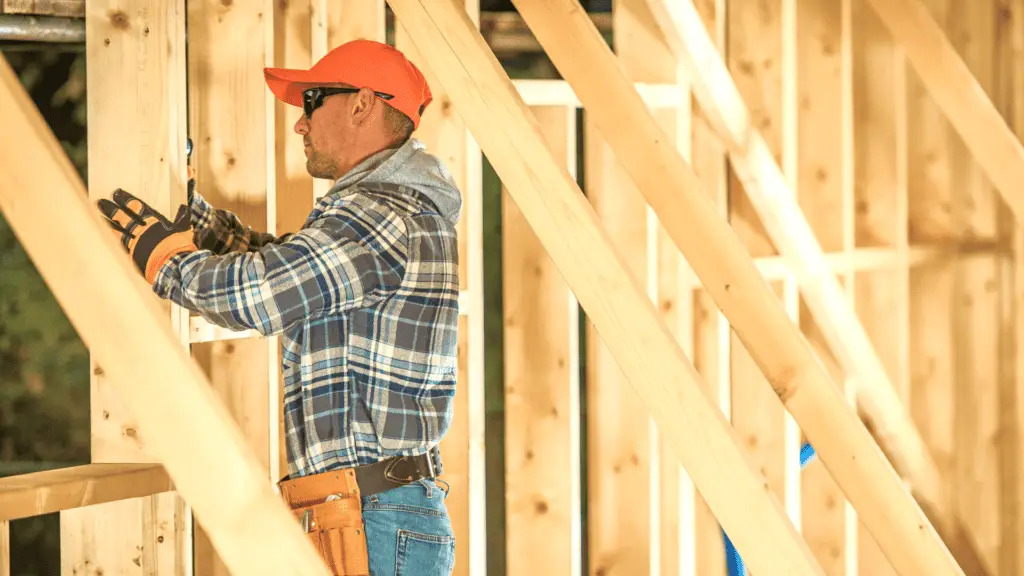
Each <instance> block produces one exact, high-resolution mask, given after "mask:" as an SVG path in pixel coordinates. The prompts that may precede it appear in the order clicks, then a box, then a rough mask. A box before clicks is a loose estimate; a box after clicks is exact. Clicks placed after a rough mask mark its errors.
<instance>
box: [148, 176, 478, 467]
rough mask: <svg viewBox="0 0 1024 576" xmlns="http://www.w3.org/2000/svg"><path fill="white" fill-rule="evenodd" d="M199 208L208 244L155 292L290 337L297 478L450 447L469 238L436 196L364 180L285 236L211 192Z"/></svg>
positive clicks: (229, 323)
mask: <svg viewBox="0 0 1024 576" xmlns="http://www.w3.org/2000/svg"><path fill="white" fill-rule="evenodd" d="M190 207H191V215H192V224H193V227H194V229H195V231H196V243H197V245H198V246H199V248H200V250H199V251H198V252H194V253H191V254H183V255H178V256H176V257H174V258H173V259H171V260H170V261H169V262H168V263H167V264H165V265H164V266H163V267H162V268H161V270H160V273H159V276H158V277H157V279H156V281H155V283H154V287H153V288H154V291H155V292H156V293H157V295H159V296H160V297H162V298H167V299H169V300H171V301H173V302H175V303H177V304H179V305H181V306H183V307H185V308H187V309H189V310H192V311H194V312H196V313H198V314H200V315H202V316H203V317H204V318H206V319H207V320H209V321H210V322H211V323H213V324H216V325H218V326H222V327H225V328H229V329H234V330H245V329H255V330H257V331H258V332H259V333H260V334H263V335H266V336H271V335H280V336H281V354H282V358H281V360H282V368H283V372H284V374H283V375H284V419H285V432H286V439H285V441H286V443H287V457H288V463H289V476H291V477H297V476H304V475H308V474H314V473H318V472H323V471H327V470H332V469H335V468H339V467H348V466H354V465H362V464H368V463H371V462H376V461H378V460H381V459H383V458H386V457H390V456H393V455H416V454H420V453H423V452H426V451H427V450H428V449H429V448H430V447H432V446H433V445H435V444H436V443H437V442H438V441H439V440H440V438H441V437H442V436H443V435H444V434H445V432H446V431H447V429H448V426H449V424H450V422H451V418H452V401H453V396H454V393H455V376H456V365H457V333H458V296H459V278H458V249H457V246H458V243H457V238H456V232H455V230H454V228H453V226H452V225H451V224H450V223H449V222H447V221H446V220H445V219H444V218H443V217H442V216H441V215H440V214H439V213H438V212H437V211H436V208H435V207H434V206H433V205H432V204H430V203H429V202H428V201H426V200H425V197H424V196H422V195H419V194H418V193H417V192H415V191H414V190H412V189H410V188H406V187H404V186H400V185H397V184H383V183H370V184H358V185H357V186H356V187H355V188H354V189H347V190H343V191H342V192H341V193H331V194H328V195H326V196H325V197H323V198H322V199H321V200H320V201H318V202H317V204H316V206H315V207H314V209H313V212H312V213H311V214H310V216H309V219H308V220H307V221H306V224H305V225H304V226H303V228H302V229H301V230H299V231H298V232H297V233H294V234H286V235H284V236H281V237H275V236H273V235H271V234H266V233H261V232H258V231H254V230H252V229H251V228H249V227H247V226H245V225H243V224H242V222H240V221H239V219H238V218H237V217H236V216H235V215H234V214H232V213H230V212H227V211H224V210H214V209H213V208H212V207H211V206H210V205H209V204H208V203H207V202H206V201H205V200H204V199H203V198H202V196H201V195H200V194H198V193H194V194H193V200H192V201H191V203H190Z"/></svg>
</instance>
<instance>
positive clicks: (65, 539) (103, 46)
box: [60, 0, 192, 576]
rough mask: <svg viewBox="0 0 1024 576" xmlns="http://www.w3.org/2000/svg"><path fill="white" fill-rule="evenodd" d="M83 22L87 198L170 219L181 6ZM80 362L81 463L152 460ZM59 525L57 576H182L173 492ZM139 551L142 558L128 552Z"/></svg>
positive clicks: (184, 561)
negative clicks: (119, 191) (140, 573)
mask: <svg viewBox="0 0 1024 576" xmlns="http://www.w3.org/2000/svg"><path fill="white" fill-rule="evenodd" d="M85 24H86V52H85V59H86V65H87V68H88V70H89V74H88V75H87V79H86V80H87V82H86V87H87V89H86V99H87V101H86V105H87V110H88V116H89V124H90V128H89V138H88V156H89V170H88V174H89V181H88V197H89V200H90V201H93V202H94V201H95V200H97V199H99V198H103V197H109V195H110V194H111V193H112V191H113V190H114V189H116V188H123V189H125V190H130V191H132V192H133V193H135V194H137V195H138V197H139V198H142V199H143V200H145V201H147V202H150V203H151V205H152V206H154V207H155V208H156V209H158V210H160V211H162V212H164V213H165V214H167V213H172V210H171V208H172V207H173V206H177V205H178V204H179V203H181V202H182V201H183V199H184V197H185V187H184V178H185V162H184V158H185V122H186V118H185V75H184V70H185V38H184V33H185V14H184V2H180V1H174V2H155V1H151V0H128V1H124V2H122V1H120V0H99V1H97V2H90V3H89V5H88V9H87V10H86V13H85ZM139 102H148V103H149V105H147V106H138V103H139ZM158 307H159V309H160V310H161V314H162V318H163V320H164V322H165V323H167V324H169V325H170V326H171V327H172V330H174V333H175V335H176V341H177V343H178V346H179V347H182V346H185V345H187V339H186V338H185V333H184V330H186V329H187V324H186V321H185V318H186V316H187V315H186V314H185V313H183V312H182V311H181V310H179V309H176V308H175V307H173V306H171V305H169V304H168V303H166V302H159V303H158ZM90 355H91V360H92V368H93V370H92V374H91V375H90V379H91V392H90V437H91V449H90V461H91V462H93V463H143V462H156V461H158V459H157V456H156V453H155V452H154V451H153V450H152V449H151V447H150V440H149V438H148V436H147V434H146V432H145V429H146V427H145V426H143V425H142V423H141V422H140V415H139V413H137V412H134V411H132V410H131V409H130V408H129V407H128V405H127V404H126V402H125V401H124V399H123V398H122V395H121V394H120V393H119V392H118V390H117V387H116V385H114V384H113V383H112V382H111V379H112V378H113V376H111V374H113V373H112V372H110V371H108V370H107V368H108V366H105V365H104V364H103V363H101V362H97V358H98V355H97V354H96V353H95V352H94V351H93V350H91V349H90ZM60 519H61V534H62V538H61V542H62V546H61V566H62V568H63V570H65V571H69V572H70V571H74V570H80V569H82V568H83V567H85V566H93V567H95V568H96V569H98V570H105V571H109V572H117V571H123V570H128V569H131V568H132V567H133V566H135V564H134V562H135V561H136V560H138V562H139V563H140V564H141V566H142V567H144V569H146V570H151V571H154V572H157V573H160V574H161V576H163V574H167V575H168V576H189V575H191V573H192V569H191V552H190V551H191V540H192V535H191V522H192V514H191V511H190V510H189V508H188V506H187V505H186V503H185V502H184V501H183V500H182V499H181V497H180V495H178V494H177V493H174V492H169V493H162V494H158V495H155V496H150V497H143V498H137V499H133V500H125V501H118V502H111V503H108V504H103V505H97V506H89V507H85V508H75V509H72V510H67V511H64V512H61V514H60ZM104 525H112V526H117V530H112V531H111V533H110V534H106V535H105V538H104V540H103V542H100V541H99V540H98V539H95V538H88V537H84V536H85V535H88V534H91V533H94V532H96V531H97V530H100V529H101V527H102V526H104ZM140 549H141V550H145V551H146V553H145V554H141V555H138V554H135V553H132V551H134V550H140Z"/></svg>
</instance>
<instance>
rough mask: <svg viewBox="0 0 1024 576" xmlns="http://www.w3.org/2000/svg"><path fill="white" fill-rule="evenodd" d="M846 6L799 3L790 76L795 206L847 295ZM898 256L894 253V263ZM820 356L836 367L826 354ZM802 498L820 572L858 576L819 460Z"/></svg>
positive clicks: (806, 322) (836, 494) (807, 323)
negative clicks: (835, 257) (834, 257)
mask: <svg viewBox="0 0 1024 576" xmlns="http://www.w3.org/2000/svg"><path fill="white" fill-rule="evenodd" d="M849 6H850V1H849V0H843V1H841V2H834V1H831V0H807V1H802V2H798V3H796V20H797V21H796V35H795V41H796V44H797V45H796V51H797V53H798V54H799V56H798V65H797V70H796V74H795V82H796V84H797V90H796V91H797V94H798V96H797V101H798V103H799V117H798V119H797V123H798V134H799V135H798V138H797V143H796V147H797V152H796V155H797V159H798V162H797V164H798V168H797V171H798V185H797V190H798V200H799V203H800V208H801V210H802V211H803V213H804V214H805V215H806V218H807V223H808V225H809V226H810V227H811V230H812V231H813V233H814V235H815V237H816V238H817V239H818V241H819V242H820V243H821V247H822V250H823V251H824V252H825V254H826V255H827V254H829V253H839V254H843V255H845V257H846V258H847V261H846V262H845V263H843V264H839V265H837V266H833V267H832V271H833V272H834V273H835V274H836V275H837V276H838V277H839V279H840V280H841V281H842V285H843V287H844V289H845V290H846V294H847V296H848V297H849V296H851V295H852V288H853V275H854V274H853V273H854V271H855V270H856V268H855V266H854V265H853V259H854V254H856V251H855V249H854V246H853V231H854V230H853V228H854V226H853V215H854V206H853V196H854V186H853V173H852V172H853V168H854V165H853V162H852V158H851V151H850V149H849V148H850V145H851V143H852V141H853V126H852V125H851V124H852V120H851V116H852V108H853V106H852V102H851V101H850V90H851V80H852V64H853V62H852V61H851V60H852V56H853V52H852V50H851V44H850V39H851V38H850V32H851V30H850V21H849V14H848V13H847V11H848V8H849ZM789 160H790V161H793V159H792V158H790V159H789ZM896 256H897V254H896V253H895V252H892V257H893V264H895V265H898V262H897V261H896V260H895V258H896ZM826 258H827V256H826ZM849 301H850V302H852V300H849ZM800 325H801V329H802V330H803V332H804V334H805V336H806V337H807V338H808V340H809V341H811V342H812V343H814V344H815V345H816V346H818V347H820V348H822V349H823V350H827V349H828V345H827V343H826V341H825V339H824V337H823V336H822V335H821V333H820V331H819V328H818V326H817V322H816V321H815V319H814V318H813V317H812V316H810V315H804V316H802V317H801V318H800ZM825 354H826V357H827V358H828V359H829V360H833V362H834V359H833V357H832V356H831V354H830V353H828V352H826V353H825ZM829 373H830V374H831V375H832V377H833V379H834V380H835V381H836V383H837V385H838V386H840V387H841V389H842V390H843V392H844V395H845V396H846V397H847V399H848V400H850V401H851V405H853V403H852V401H853V400H854V396H853V390H852V388H853V386H852V385H851V380H850V379H848V378H847V377H846V374H845V373H844V371H843V370H841V369H839V368H838V366H837V367H835V368H834V369H833V370H830V371H829ZM801 498H802V503H803V510H802V520H803V534H804V535H805V537H806V538H807V541H808V544H810V546H811V548H812V549H813V550H814V553H815V556H816V557H817V558H818V560H819V561H820V562H821V564H822V567H823V568H824V569H825V571H826V572H827V573H828V574H830V575H835V576H855V575H856V574H857V573H858V572H857V568H856V560H857V550H856V546H855V544H856V540H855V536H856V534H857V529H856V526H857V524H856V514H855V513H854V511H853V509H852V507H850V506H849V504H848V502H847V500H846V498H845V497H844V496H843V493H842V491H841V490H840V489H839V486H838V485H837V484H836V482H835V481H834V480H833V479H832V477H831V476H830V475H829V472H828V470H827V469H826V468H825V466H824V465H823V464H822V462H821V461H820V460H817V459H815V460H813V461H812V462H810V463H808V465H807V466H806V468H805V469H804V471H803V486H802V492H801Z"/></svg>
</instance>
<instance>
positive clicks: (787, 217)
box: [647, 0, 955, 534]
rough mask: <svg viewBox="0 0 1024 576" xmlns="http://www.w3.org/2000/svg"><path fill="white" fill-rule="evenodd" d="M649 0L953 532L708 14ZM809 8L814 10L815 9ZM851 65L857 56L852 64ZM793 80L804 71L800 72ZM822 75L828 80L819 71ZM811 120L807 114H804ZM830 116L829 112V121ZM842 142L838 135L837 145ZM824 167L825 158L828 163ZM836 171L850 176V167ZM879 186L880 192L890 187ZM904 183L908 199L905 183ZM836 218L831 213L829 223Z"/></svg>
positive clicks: (806, 289) (767, 223) (897, 456)
mask: <svg viewBox="0 0 1024 576" xmlns="http://www.w3.org/2000/svg"><path fill="white" fill-rule="evenodd" d="M647 2H648V3H649V4H650V5H651V6H652V8H653V9H654V10H655V11H656V12H657V13H658V14H659V16H660V17H659V20H658V21H659V23H660V24H661V26H662V28H663V29H664V30H665V31H666V34H667V35H668V36H669V37H670V38H671V40H672V46H673V47H674V49H675V51H676V52H677V53H678V54H679V55H680V57H681V58H683V59H684V61H686V62H687V65H688V67H689V68H690V69H691V70H692V71H693V73H694V79H695V88H696V90H695V94H696V96H697V99H698V101H700V102H701V104H702V105H703V106H704V107H705V109H708V110H710V111H712V112H713V114H712V120H713V124H714V125H715V126H716V128H717V130H718V132H719V133H720V134H721V135H722V137H723V138H726V140H727V141H728V142H729V146H730V159H731V160H732V166H733V167H734V169H735V170H736V173H737V174H738V176H739V179H740V181H741V183H742V185H743V188H744V190H745V191H746V193H747V195H748V197H749V198H750V200H751V204H752V205H753V207H754V208H755V210H756V212H757V214H758V215H759V217H760V222H761V223H762V224H763V225H764V227H765V229H766V231H767V233H768V237H769V238H770V240H771V242H772V243H773V244H774V246H775V247H777V248H778V249H779V250H780V252H781V253H782V255H783V258H784V259H785V260H786V262H787V263H788V264H789V267H790V270H791V272H792V273H793V274H794V276H795V277H796V279H797V281H798V282H799V283H800V288H801V292H802V293H803V296H804V298H805V301H806V303H807V305H808V307H809V309H810V311H811V313H812V315H813V316H814V319H815V320H816V328H817V330H818V332H817V333H818V334H820V335H821V336H822V337H823V338H824V339H825V341H826V342H827V343H828V345H829V347H830V349H831V350H832V351H833V352H834V353H835V354H837V355H838V357H839V358H840V360H841V363H842V364H843V366H844V367H845V370H846V373H847V374H850V375H851V376H853V377H855V378H857V381H858V383H859V385H858V390H857V394H856V398H857V400H858V402H859V403H860V404H861V405H862V406H863V407H864V411H865V413H866V415H867V417H868V418H869V419H870V423H871V429H872V433H873V435H874V437H875V439H876V440H878V442H879V443H880V445H881V447H882V448H883V449H884V450H885V452H886V454H887V455H888V456H889V458H890V459H891V460H892V462H893V464H894V466H895V468H896V470H897V471H898V472H899V473H901V474H902V475H904V476H905V477H906V478H907V480H908V481H909V482H910V484H911V489H912V490H913V492H914V494H915V495H916V496H917V498H918V499H919V500H920V501H921V502H922V505H925V506H926V507H927V510H928V511H929V512H930V517H931V519H932V521H934V522H936V523H937V524H938V525H939V531H940V533H943V534H952V527H953V526H954V525H955V519H954V518H952V517H951V516H950V512H949V511H948V510H947V507H946V497H945V495H944V494H943V490H944V483H943V482H942V480H941V478H940V475H939V470H938V467H937V465H936V464H935V462H934V460H933V459H932V457H931V454H930V452H929V450H928V448H927V446H926V445H925V442H924V439H923V438H922V436H921V434H920V432H919V431H918V429H917V427H916V425H915V424H914V422H913V421H912V419H911V415H910V412H909V410H908V409H906V408H905V407H904V404H903V401H902V400H901V398H900V394H899V391H898V390H897V387H896V385H895V384H894V382H893V381H892V380H891V379H890V376H889V372H888V371H887V369H886V366H884V365H883V363H882V358H881V356H880V355H879V354H878V353H877V352H876V351H875V349H874V347H873V346H872V342H871V339H870V337H869V334H868V332H867V330H866V327H865V326H864V325H863V324H862V323H861V321H860V319H859V318H858V315H857V311H856V310H855V302H854V301H853V300H848V299H847V297H846V296H845V295H844V294H843V288H842V286H841V285H840V283H839V280H838V277H837V276H836V275H835V273H834V271H832V270H830V269H829V268H828V267H827V266H824V265H823V260H824V258H825V256H824V254H823V252H822V249H821V243H820V242H819V240H818V238H817V236H816V234H815V231H814V230H812V228H811V226H810V224H809V222H808V220H807V219H806V218H805V217H804V215H803V213H802V212H801V209H800V206H799V205H798V204H797V199H796V196H795V195H794V194H793V193H792V189H793V186H792V184H790V183H789V182H787V178H786V177H785V176H784V174H783V170H782V168H780V167H779V165H778V164H777V163H776V162H775V160H774V158H773V154H772V152H771V151H770V150H768V148H767V145H766V140H765V136H764V135H762V134H761V133H760V131H759V130H757V129H756V127H755V126H754V123H753V122H752V121H751V118H752V114H751V112H750V111H749V110H748V108H747V106H746V104H745V103H744V101H743V98H742V97H741V95H740V92H739V90H738V88H737V86H736V84H735V83H734V82H733V80H732V79H731V77H730V74H729V72H728V70H727V68H726V64H725V62H724V60H723V58H722V57H720V56H718V55H717V51H716V50H715V48H714V46H713V44H712V42H711V39H710V37H709V35H708V33H707V31H706V30H705V28H704V26H703V24H702V23H701V21H700V17H699V15H698V14H697V12H696V10H695V9H694V7H693V5H692V4H690V3H687V2H682V3H668V2H665V1H664V0H647ZM819 10H820V8H819ZM805 14H808V15H809V14H812V12H811V11H810V9H807V10H806V11H805ZM837 15H838V16H839V18H836V19H835V21H837V22H842V15H841V14H839V13H837ZM825 18H826V19H827V17H825ZM849 18H850V16H847V19H849ZM838 32H839V30H835V31H833V34H834V36H833V37H837V38H842V35H841V34H839V33H838ZM850 33H851V32H847V34H850ZM801 52H802V53H805V52H803V51H801ZM851 64H852V62H850V63H848V64H847V67H849V66H850V65H851ZM791 77H792V78H797V75H796V73H795V71H794V73H793V74H792V75H791ZM816 82H818V83H819V85H820V78H819V80H817V81H816ZM851 89H852V87H851ZM849 90H850V89H847V90H843V89H842V87H841V86H840V90H839V93H840V94H846V93H849ZM806 117H807V115H806V114H805V115H804V117H801V119H800V120H801V121H802V120H804V118H806ZM829 117H830V118H835V119H841V118H842V117H843V113H842V112H841V111H837V112H834V113H832V114H830V115H829ZM821 121H827V119H826V118H822V119H821ZM843 130H844V128H843V127H841V126H837V127H836V130H835V133H837V134H841V133H842V132H843ZM845 130H846V131H847V132H849V131H850V130H852V128H850V127H847V128H845ZM841 145H842V144H841V143H839V142H837V149H838V148H839V147H840V146H841ZM815 150H817V151H819V152H820V151H821V142H820V141H819V142H818V143H817V144H816V145H815ZM790 156H792V154H791V155H790ZM849 164H852V162H848V167H847V168H846V170H847V171H849V170H850V167H849ZM818 165H819V166H821V165H822V164H821V163H820V162H819V163H818ZM835 173H839V174H843V171H842V169H841V167H840V170H836V171H835ZM841 177H842V176H841ZM819 178H820V177H819ZM826 178H827V173H826ZM790 181H791V180H790ZM836 181H837V182H839V181H841V180H839V179H837V180H836ZM851 190H852V188H851ZM875 190H878V191H879V192H881V191H882V190H883V189H882V188H877V189H875ZM888 190H897V191H898V190H899V188H898V187H897V183H896V182H891V183H888ZM903 190H904V192H903V195H904V196H905V193H906V192H905V188H904V189H903ZM890 194H891V193H890ZM898 196H900V194H899V193H898V192H897V193H896V194H895V195H894V196H893V197H894V198H895V197H898ZM819 201H821V197H820V195H819ZM894 208H897V207H896V206H895V205H893V206H892V208H891V209H890V210H887V211H886V212H885V213H886V214H895V215H896V217H897V219H898V218H899V215H900V214H901V213H902V214H903V215H904V217H903V220H904V221H905V214H906V212H905V210H904V211H903V212H900V211H898V210H896V211H894V210H892V209H894ZM834 221H835V220H834V219H829V222H834ZM830 230H839V229H837V228H835V227H833V226H827V227H819V228H818V235H824V234H828V233H829V231H830ZM855 233H857V230H856V229H854V228H853V227H852V226H850V225H848V226H847V234H848V236H847V237H848V238H851V239H852V238H853V236H852V235H853V234H855ZM894 233H895V229H892V230H891V231H889V232H885V233H884V234H885V235H887V236H892V235H893V234H894ZM904 238H905V234H904ZM825 239H826V240H827V239H828V237H827V236H826V237H825ZM904 242H905V240H904ZM846 280H847V286H848V287H851V286H852V283H853V278H852V277H847V278H846ZM862 293H863V292H862ZM904 306H906V305H904ZM904 313H906V308H905V307H904ZM888 349H893V348H892V347H888Z"/></svg>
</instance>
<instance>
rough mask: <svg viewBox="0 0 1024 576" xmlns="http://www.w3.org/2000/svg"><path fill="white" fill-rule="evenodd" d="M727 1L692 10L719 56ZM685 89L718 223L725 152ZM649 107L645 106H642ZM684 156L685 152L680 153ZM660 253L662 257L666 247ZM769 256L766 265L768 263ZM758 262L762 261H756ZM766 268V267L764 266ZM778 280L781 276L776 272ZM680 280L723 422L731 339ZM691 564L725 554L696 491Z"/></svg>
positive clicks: (709, 567)
mask: <svg viewBox="0 0 1024 576" xmlns="http://www.w3.org/2000/svg"><path fill="white" fill-rule="evenodd" d="M729 4H730V2H727V0H700V1H699V2H697V4H696V6H697V10H698V12H699V13H700V15H701V19H702V20H703V22H704V25H705V26H707V27H708V29H709V30H714V33H713V36H714V41H715V44H716V46H717V47H718V49H719V50H720V51H721V52H723V53H725V52H726V48H727V46H726V45H727V39H728V38H727V31H728V17H727V16H728V13H727V8H728V6H729ZM686 85H687V87H688V88H689V90H688V95H689V99H690V101H691V104H690V107H691V110H692V117H691V122H690V123H691V131H692V135H693V138H692V140H693V142H692V150H691V152H692V164H693V167H694V173H695V174H696V175H697V176H698V178H700V180H701V182H703V183H704V186H705V189H706V190H707V193H708V196H709V198H711V200H712V201H713V202H714V203H715V205H716V207H717V208H718V213H719V215H720V216H721V217H722V218H728V215H729V169H728V165H727V157H726V154H725V148H724V147H723V146H722V140H721V138H720V137H719V136H718V135H717V134H716V133H715V132H714V130H713V129H712V128H711V126H710V124H709V122H708V119H707V114H706V113H705V112H704V110H703V108H702V107H701V106H700V103H699V102H696V101H695V99H694V98H693V95H692V88H693V85H692V79H691V78H690V77H689V75H686ZM648 106H650V103H648ZM683 152H684V154H685V149H684V150H683ZM664 250H665V251H666V252H667V251H668V247H667V246H665V248H664ZM770 259H771V257H769V258H768V259H767V260H770ZM762 260H764V259H762ZM766 264H768V263H767V262H766ZM771 268H772V266H771V265H767V266H766V267H765V268H763V269H761V273H762V274H764V275H768V274H770V273H771V271H772V270H771ZM776 271H777V272H780V275H779V276H778V278H782V277H783V275H784V274H786V273H787V272H786V271H785V269H784V268H782V267H778V268H777V270H776ZM681 273H682V274H683V275H684V277H683V279H682V280H681V282H682V283H683V284H684V285H687V286H690V287H692V288H693V289H694V311H693V320H694V326H693V358H694V364H695V367H696V368H697V369H698V371H699V372H700V374H701V375H702V376H703V377H704V379H705V380H706V382H707V387H706V388H705V394H706V396H707V397H708V400H709V401H710V402H711V403H712V404H714V405H716V406H718V408H719V410H720V411H721V412H722V414H723V416H724V417H725V419H726V420H727V421H731V419H732V373H731V370H730V365H731V357H732V338H731V330H730V328H729V322H728V320H726V318H725V315H723V314H722V312H721V310H719V308H718V306H717V305H716V304H715V302H714V299H713V298H711V297H710V296H709V295H708V293H707V292H706V291H705V290H703V286H702V285H701V283H700V280H699V279H698V278H697V276H696V274H694V273H693V270H692V269H691V268H690V266H689V263H687V265H686V266H685V267H684V268H683V269H681ZM694 531H695V534H694V542H693V544H692V546H693V548H694V554H695V558H694V564H693V567H692V569H691V568H690V565H689V564H685V565H684V566H683V568H684V571H683V572H682V573H683V574H686V575H687V576H698V575H699V576H704V575H720V574H724V573H725V572H726V549H725V541H724V539H723V538H722V529H721V527H720V526H719V523H718V520H717V519H716V518H715V517H714V514H713V513H712V512H711V509H710V508H709V506H708V504H707V502H706V501H705V500H704V498H703V496H701V495H700V493H699V492H698V493H697V495H696V510H695V511H694Z"/></svg>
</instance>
